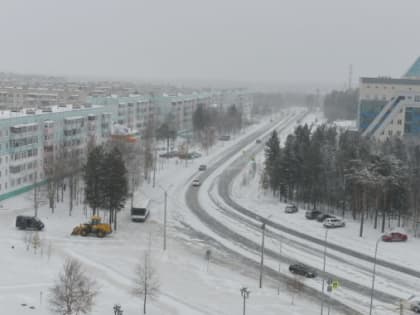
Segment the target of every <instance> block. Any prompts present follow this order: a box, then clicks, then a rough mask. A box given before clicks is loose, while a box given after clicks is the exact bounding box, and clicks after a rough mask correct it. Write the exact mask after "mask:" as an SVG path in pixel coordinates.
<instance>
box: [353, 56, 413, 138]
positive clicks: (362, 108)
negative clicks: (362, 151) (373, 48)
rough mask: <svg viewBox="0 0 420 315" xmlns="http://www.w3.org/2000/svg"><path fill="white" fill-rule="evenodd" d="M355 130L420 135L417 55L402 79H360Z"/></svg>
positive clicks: (382, 134) (375, 134) (370, 133)
mask: <svg viewBox="0 0 420 315" xmlns="http://www.w3.org/2000/svg"><path fill="white" fill-rule="evenodd" d="M359 89H360V99H359V105H358V121H357V125H358V130H359V131H360V132H362V134H363V135H364V136H367V137H373V138H376V139H378V140H382V141H383V140H385V139H386V138H388V137H394V136H397V137H420V58H419V59H417V60H416V62H415V63H414V64H413V65H412V66H411V67H410V68H409V70H408V71H407V72H406V74H405V75H404V77H403V78H399V79H398V78H389V77H377V78H369V77H362V78H360V84H359Z"/></svg>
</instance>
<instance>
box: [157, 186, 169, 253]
mask: <svg viewBox="0 0 420 315" xmlns="http://www.w3.org/2000/svg"><path fill="white" fill-rule="evenodd" d="M171 186H172V185H170V186H169V187H168V188H167V189H165V188H163V187H162V186H161V185H160V184H158V187H159V188H160V189H162V191H163V196H164V206H163V250H166V210H167V205H168V192H167V190H168V189H169V188H171Z"/></svg>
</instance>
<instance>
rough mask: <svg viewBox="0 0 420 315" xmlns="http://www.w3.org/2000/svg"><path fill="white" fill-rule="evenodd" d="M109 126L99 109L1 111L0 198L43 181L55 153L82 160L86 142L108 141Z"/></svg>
mask: <svg viewBox="0 0 420 315" xmlns="http://www.w3.org/2000/svg"><path fill="white" fill-rule="evenodd" d="M111 123H112V118H111V116H110V115H109V113H104V108H103V107H102V106H91V107H88V108H74V107H73V106H61V107H59V106H53V107H50V108H49V111H45V110H44V111H42V110H26V111H19V112H17V111H15V112H12V111H1V112H0V199H4V198H7V197H9V196H11V195H14V194H17V193H20V192H22V191H26V190H28V189H30V188H32V187H33V185H34V183H35V182H42V181H43V180H45V171H46V169H47V167H46V166H48V165H49V163H51V162H52V161H53V160H54V156H55V155H57V154H63V153H64V154H69V155H71V156H72V157H73V158H84V157H85V156H86V152H87V147H88V145H89V143H92V142H93V143H95V144H100V143H102V142H104V141H106V140H107V139H108V137H109V135H110V132H109V131H110V130H111Z"/></svg>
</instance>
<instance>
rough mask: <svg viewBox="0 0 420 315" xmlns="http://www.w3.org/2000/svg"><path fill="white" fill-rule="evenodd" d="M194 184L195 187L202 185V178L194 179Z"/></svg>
mask: <svg viewBox="0 0 420 315" xmlns="http://www.w3.org/2000/svg"><path fill="white" fill-rule="evenodd" d="M192 185H193V186H194V187H198V186H200V185H201V182H200V180H199V179H194V180H193V181H192Z"/></svg>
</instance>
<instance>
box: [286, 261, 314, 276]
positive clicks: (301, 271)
mask: <svg viewBox="0 0 420 315" xmlns="http://www.w3.org/2000/svg"><path fill="white" fill-rule="evenodd" d="M289 271H290V272H291V273H293V274H296V275H300V276H304V277H306V278H315V277H316V276H317V275H316V271H315V270H313V269H312V268H310V267H308V266H306V265H304V264H293V265H290V266H289Z"/></svg>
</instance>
